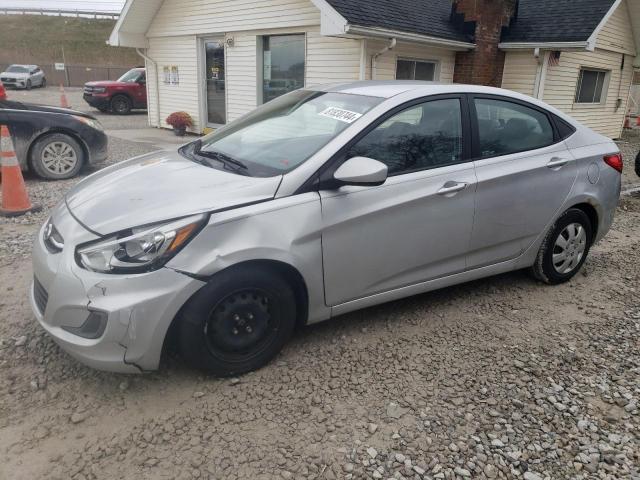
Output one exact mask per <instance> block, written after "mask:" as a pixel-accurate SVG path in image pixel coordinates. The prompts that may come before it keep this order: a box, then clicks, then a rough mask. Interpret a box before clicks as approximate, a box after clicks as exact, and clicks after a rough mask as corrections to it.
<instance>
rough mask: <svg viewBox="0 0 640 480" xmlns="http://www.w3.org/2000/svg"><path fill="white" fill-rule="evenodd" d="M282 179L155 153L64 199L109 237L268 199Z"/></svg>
mask: <svg viewBox="0 0 640 480" xmlns="http://www.w3.org/2000/svg"><path fill="white" fill-rule="evenodd" d="M281 180H282V177H281V176H277V177H270V178H253V177H246V176H243V175H237V174H234V173H232V172H227V171H223V170H217V169H214V168H210V167H207V166H204V165H201V164H199V163H195V162H193V161H191V160H189V159H187V158H184V157H182V156H181V155H180V154H179V153H177V152H154V153H150V154H147V155H143V156H141V157H137V158H133V159H131V160H127V161H124V162H121V163H118V164H116V165H112V166H111V167H108V168H105V169H103V170H101V171H99V172H97V173H94V174H93V175H91V176H89V177H87V178H86V179H85V180H84V181H82V182H80V183H79V184H78V185H76V186H75V187H74V188H73V189H71V190H70V191H69V193H67V195H66V197H65V201H66V203H67V207H68V208H69V210H70V211H71V213H72V214H73V216H74V217H75V218H76V219H77V220H78V221H79V222H80V223H82V224H83V225H84V226H85V227H86V228H88V229H90V230H92V231H94V232H96V233H98V234H101V235H107V234H111V233H115V232H119V231H121V230H124V229H127V228H132V227H137V226H141V225H147V224H151V223H155V222H161V221H165V220H171V219H174V218H179V217H182V216H186V215H191V214H196V213H203V212H212V211H215V210H221V209H228V208H232V207H236V206H240V205H245V204H249V203H255V202H260V201H266V200H269V199H272V198H273V197H274V196H275V194H276V192H277V190H278V186H279V185H280V182H281Z"/></svg>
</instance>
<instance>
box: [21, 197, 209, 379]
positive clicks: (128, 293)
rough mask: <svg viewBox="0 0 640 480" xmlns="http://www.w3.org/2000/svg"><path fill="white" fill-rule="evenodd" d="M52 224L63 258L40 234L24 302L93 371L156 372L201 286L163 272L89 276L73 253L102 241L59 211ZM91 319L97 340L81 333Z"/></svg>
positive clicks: (60, 341) (50, 332) (167, 270)
mask: <svg viewBox="0 0 640 480" xmlns="http://www.w3.org/2000/svg"><path fill="white" fill-rule="evenodd" d="M53 222H54V224H55V225H56V228H57V230H58V231H59V232H60V234H61V235H62V237H63V239H64V247H63V249H62V251H61V252H58V253H52V252H51V251H50V250H49V249H48V248H47V245H45V242H44V236H43V234H44V227H43V229H41V230H40V232H39V233H38V236H37V238H36V241H35V244H34V249H33V271H34V282H33V284H32V286H31V291H30V295H29V298H30V303H31V307H32V309H33V312H34V314H35V316H36V318H37V319H38V322H39V323H40V324H41V325H42V327H43V328H44V329H45V330H46V331H47V332H48V333H49V334H50V335H51V336H52V337H53V339H54V340H55V341H56V343H58V345H60V347H61V348H63V349H64V350H65V351H67V352H68V353H69V354H70V355H71V356H73V357H74V358H76V359H78V360H79V361H81V362H82V363H85V364H87V365H89V366H91V367H93V368H97V369H100V370H108V371H113V372H123V373H136V372H140V371H143V370H154V369H156V368H158V365H159V363H160V357H161V354H162V346H163V343H164V339H165V336H166V333H167V331H168V329H169V326H170V325H171V322H172V321H173V319H174V317H175V316H176V314H177V313H178V311H179V310H180V308H181V307H182V305H184V303H185V302H186V301H187V300H188V298H189V297H191V295H193V294H194V293H195V292H196V291H197V290H198V289H199V288H200V287H201V286H202V285H204V283H203V282H201V281H199V280H197V279H194V278H192V277H189V276H187V275H184V274H182V273H179V272H176V271H174V270H171V269H168V268H161V269H160V270H157V271H154V272H149V273H145V274H136V275H108V274H99V273H95V272H90V271H87V270H85V269H83V268H81V267H79V266H78V265H77V263H76V261H75V247H76V245H78V244H80V243H85V242H87V241H91V240H95V239H97V238H99V237H97V236H96V235H94V234H92V233H91V232H89V231H87V230H86V229H85V228H83V227H82V225H80V224H79V223H78V222H77V221H76V220H75V219H73V217H72V216H71V215H70V214H69V212H68V210H67V208H66V206H65V205H64V204H61V205H59V206H58V207H56V209H55V210H54V213H53ZM92 313H93V315H94V318H97V319H98V320H97V322H94V323H95V325H96V326H97V329H95V332H97V335H96V336H98V335H99V336H98V338H86V337H87V336H89V337H91V336H93V335H91V334H89V335H86V332H84V333H82V330H83V329H84V330H86V326H87V322H88V319H89V317H90V315H92ZM90 322H91V321H90ZM90 322H89V323H90ZM73 332H76V333H78V332H80V334H76V333H73ZM90 333H91V332H90ZM82 335H84V336H82Z"/></svg>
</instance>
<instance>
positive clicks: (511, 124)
mask: <svg viewBox="0 0 640 480" xmlns="http://www.w3.org/2000/svg"><path fill="white" fill-rule="evenodd" d="M470 110H471V117H472V129H473V145H474V146H473V149H474V158H475V159H476V160H475V162H474V163H475V166H476V174H477V177H478V187H477V193H476V200H475V202H476V207H475V210H476V214H475V220H474V225H473V233H472V235H471V246H470V252H469V256H468V258H467V263H468V268H470V269H472V268H477V267H482V266H485V265H490V264H494V263H499V262H501V261H506V260H509V259H513V258H516V257H517V256H519V255H520V254H522V253H523V252H524V251H525V250H526V249H527V248H528V247H529V246H531V244H532V243H533V242H534V240H535V239H536V238H537V237H538V235H539V234H540V233H541V232H542V231H543V230H544V228H545V226H546V225H547V224H548V223H549V221H550V220H551V219H552V218H553V217H554V216H555V215H556V213H557V212H558V210H559V209H560V207H561V206H562V205H563V203H564V201H565V199H566V198H567V196H568V195H569V192H570V191H571V188H572V187H573V183H574V181H575V179H576V176H577V165H576V161H575V159H574V158H573V157H572V155H571V154H570V152H569V150H568V149H567V147H566V145H565V143H564V142H563V141H562V140H561V139H560V136H559V134H558V132H557V129H556V127H555V125H554V123H553V119H552V116H551V115H550V114H549V113H548V112H546V111H545V110H543V109H540V108H538V107H537V106H534V105H531V104H528V103H526V102H521V101H518V100H514V99H511V98H507V97H500V96H493V95H488V96H483V95H475V96H474V95H471V96H470Z"/></svg>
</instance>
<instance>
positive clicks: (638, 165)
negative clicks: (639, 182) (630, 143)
mask: <svg viewBox="0 0 640 480" xmlns="http://www.w3.org/2000/svg"><path fill="white" fill-rule="evenodd" d="M636 175H637V176H639V177H640V152H638V155H636Z"/></svg>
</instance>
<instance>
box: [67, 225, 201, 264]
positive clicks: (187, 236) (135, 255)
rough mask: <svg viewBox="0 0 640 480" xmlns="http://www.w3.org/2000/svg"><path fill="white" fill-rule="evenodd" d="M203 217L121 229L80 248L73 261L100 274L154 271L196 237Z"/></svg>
mask: <svg viewBox="0 0 640 480" xmlns="http://www.w3.org/2000/svg"><path fill="white" fill-rule="evenodd" d="M207 218H208V216H207V215H193V216H191V217H187V218H182V219H180V220H175V221H171V222H168V223H163V224H154V225H148V226H145V227H139V228H131V229H128V230H124V231H122V232H119V233H116V234H113V235H110V236H109V237H107V238H106V239H102V240H98V241H97V242H91V243H89V244H85V245H80V246H79V247H78V249H77V250H76V259H77V261H78V263H79V264H80V266H81V267H83V268H86V269H87V270H91V271H94V272H101V273H143V272H150V271H153V270H157V269H158V268H160V267H162V266H163V265H164V264H166V263H167V262H168V261H169V260H170V259H171V258H172V257H173V256H175V255H176V254H177V253H178V252H179V251H180V250H181V249H182V248H183V247H184V246H185V245H186V244H187V243H189V241H190V240H191V239H192V238H193V237H195V236H196V235H197V234H198V232H199V231H200V230H201V229H202V227H203V226H204V225H205V223H206V220H207Z"/></svg>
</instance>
